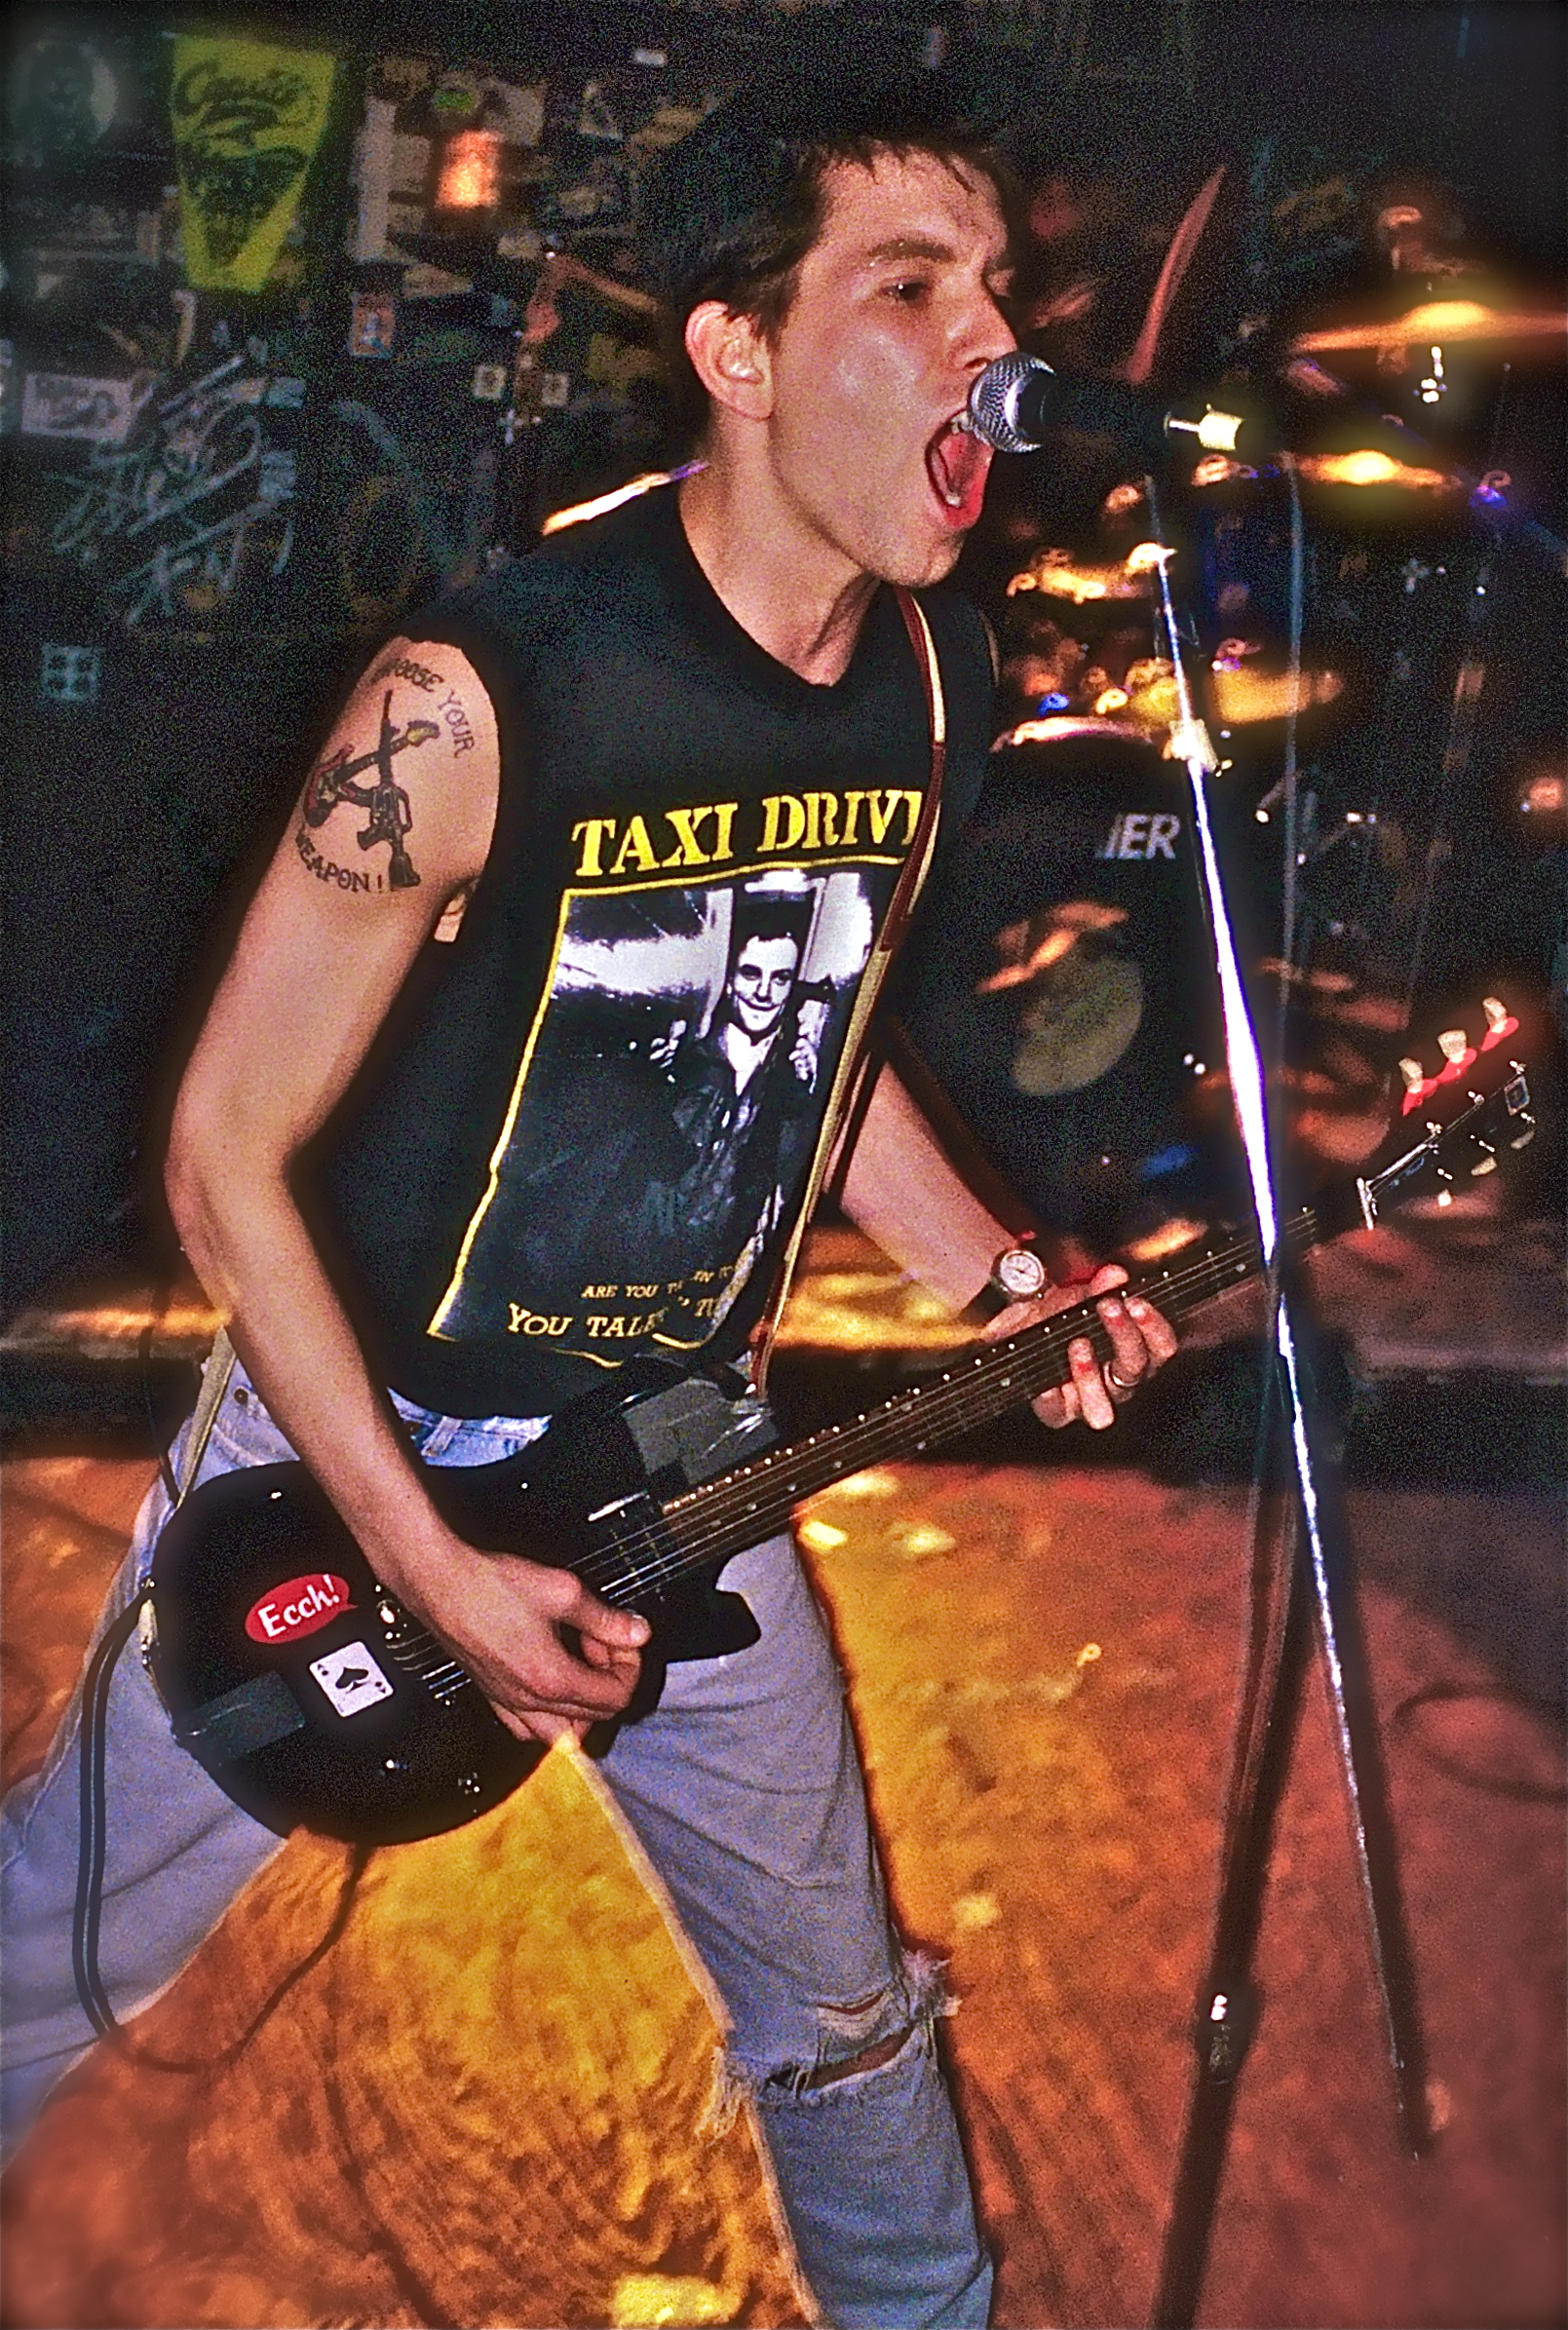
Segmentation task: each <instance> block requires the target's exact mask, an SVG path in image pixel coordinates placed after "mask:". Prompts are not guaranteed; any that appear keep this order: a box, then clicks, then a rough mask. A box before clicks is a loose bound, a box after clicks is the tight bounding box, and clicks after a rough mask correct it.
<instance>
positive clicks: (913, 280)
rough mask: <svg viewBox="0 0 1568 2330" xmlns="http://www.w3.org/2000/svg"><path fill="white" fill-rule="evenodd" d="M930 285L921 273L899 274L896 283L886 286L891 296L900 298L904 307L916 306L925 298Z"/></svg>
mask: <svg viewBox="0 0 1568 2330" xmlns="http://www.w3.org/2000/svg"><path fill="white" fill-rule="evenodd" d="M930 288H931V286H930V284H929V282H928V281H927V279H926V278H925V276H923V275H900V276H899V280H898V282H897V283H893V284H889V286H888V290H889V292H890V294H891V296H892V297H893V298H895V299H898V300H901V301H902V302H903V304H904V305H905V306H906V307H915V306H917V305H918V304H919V302H920V301H921V300H922V299H924V298H925V296H926V293H927V292H928V291H929V290H930Z"/></svg>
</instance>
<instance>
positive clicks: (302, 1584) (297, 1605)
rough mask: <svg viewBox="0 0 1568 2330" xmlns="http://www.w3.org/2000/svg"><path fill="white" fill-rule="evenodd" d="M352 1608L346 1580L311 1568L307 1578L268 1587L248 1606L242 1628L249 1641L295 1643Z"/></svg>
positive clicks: (288, 1580) (328, 1571) (326, 1571)
mask: <svg viewBox="0 0 1568 2330" xmlns="http://www.w3.org/2000/svg"><path fill="white" fill-rule="evenodd" d="M352 1608H353V1604H352V1602H351V1601H350V1600H349V1588H348V1581H347V1579H344V1578H334V1577H333V1575H332V1573H331V1571H330V1570H315V1571H313V1572H312V1573H311V1575H310V1576H309V1577H306V1578H288V1579H286V1580H285V1582H284V1584H283V1585H274V1586H271V1587H269V1589H268V1591H267V1592H266V1593H264V1594H263V1595H262V1597H261V1599H260V1601H259V1602H256V1603H254V1604H253V1605H252V1606H251V1609H250V1613H249V1617H248V1618H247V1619H246V1622H245V1630H246V1632H247V1633H248V1634H249V1637H250V1639H251V1641H252V1642H297V1641H298V1640H299V1639H300V1637H301V1635H304V1634H314V1633H315V1632H316V1631H317V1629H318V1628H319V1627H321V1626H325V1625H328V1624H330V1623H331V1621H332V1620H333V1619H334V1618H336V1617H337V1616H338V1615H339V1613H340V1612H342V1611H344V1610H350V1609H352Z"/></svg>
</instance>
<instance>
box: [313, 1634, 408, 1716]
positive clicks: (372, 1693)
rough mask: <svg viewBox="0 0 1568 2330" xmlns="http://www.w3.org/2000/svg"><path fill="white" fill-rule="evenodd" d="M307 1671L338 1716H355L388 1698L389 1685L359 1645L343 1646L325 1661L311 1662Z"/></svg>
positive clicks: (348, 1644) (367, 1652) (363, 1647)
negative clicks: (312, 1676)
mask: <svg viewBox="0 0 1568 2330" xmlns="http://www.w3.org/2000/svg"><path fill="white" fill-rule="evenodd" d="M310 1671H311V1673H312V1674H313V1675H314V1676H315V1677H316V1680H317V1682H318V1683H320V1685H321V1687H322V1689H323V1690H324V1691H325V1694H326V1696H327V1698H328V1699H329V1700H331V1702H332V1704H333V1706H334V1707H335V1708H336V1709H337V1712H338V1713H339V1715H358V1714H360V1713H361V1712H362V1711H363V1709H364V1708H365V1707H373V1706H374V1705H375V1703H376V1701H377V1700H383V1699H390V1698H391V1697H392V1685H391V1684H390V1683H389V1682H388V1680H387V1678H386V1676H385V1675H384V1674H383V1673H382V1671H381V1669H380V1667H379V1666H377V1664H376V1662H375V1661H374V1660H373V1659H372V1658H371V1656H370V1653H369V1651H368V1650H367V1649H366V1648H365V1646H364V1644H363V1642H349V1643H345V1644H344V1646H343V1648H342V1649H341V1650H340V1651H333V1652H332V1654H331V1656H330V1657H329V1658H326V1659H313V1660H312V1661H311V1662H310Z"/></svg>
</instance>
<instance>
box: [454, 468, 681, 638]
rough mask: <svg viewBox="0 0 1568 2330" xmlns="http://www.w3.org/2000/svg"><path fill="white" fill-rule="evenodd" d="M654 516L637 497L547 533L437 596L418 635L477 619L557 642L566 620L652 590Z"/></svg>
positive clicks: (476, 623)
mask: <svg viewBox="0 0 1568 2330" xmlns="http://www.w3.org/2000/svg"><path fill="white" fill-rule="evenodd" d="M646 498H647V499H648V500H652V499H653V498H654V497H653V496H652V495H649V496H648V497H646ZM653 516H654V514H653V513H651V512H649V511H647V510H645V509H644V508H643V507H642V506H641V504H640V502H637V503H631V504H627V505H625V506H623V507H621V508H617V509H615V510H612V511H608V512H606V513H604V514H602V515H600V516H593V517H589V518H584V519H582V520H579V521H577V522H575V523H573V524H571V525H569V526H565V527H563V528H561V529H560V530H558V531H557V532H555V533H553V534H548V535H547V536H546V537H545V539H544V540H543V541H542V542H541V543H539V545H538V546H537V547H536V548H535V549H533V550H531V551H528V552H526V553H524V554H522V555H521V556H518V557H510V558H507V559H505V560H504V561H503V562H502V563H501V564H499V565H498V566H496V567H495V568H494V570H493V571H492V572H491V573H489V574H487V575H485V576H484V577H483V578H482V580H480V581H478V582H477V583H471V584H469V585H467V586H466V587H465V588H463V589H462V590H458V591H452V592H446V593H445V594H444V595H443V596H441V597H440V598H438V599H436V600H434V601H432V602H431V604H430V605H428V606H427V607H425V608H424V609H422V610H421V616H420V619H419V620H420V621H421V622H423V623H424V624H426V625H427V626H429V627H430V628H429V629H428V630H426V631H422V632H418V633H414V634H411V635H416V636H443V637H444V636H448V635H452V634H453V633H454V632H455V631H456V630H459V629H461V628H462V627H472V628H474V629H475V630H478V631H480V632H488V633H490V634H492V635H493V634H496V633H501V634H511V635H514V636H518V637H523V636H530V635H531V636H535V637H539V638H541V639H543V640H544V641H545V642H546V643H547V644H550V645H553V646H556V647H558V646H559V645H560V644H561V640H562V636H563V630H564V628H566V627H570V626H571V625H572V624H574V623H576V622H578V621H582V620H589V619H592V617H593V615H594V614H595V613H608V612H611V611H612V610H618V609H625V608H630V607H631V605H632V604H633V603H634V602H636V601H637V600H639V599H641V598H645V597H647V596H648V595H649V594H650V592H651V591H652V590H653V588H654V585H655V577H656V570H657V565H658V557H657V528H656V526H655V524H654V523H652V522H651V520H652V518H653Z"/></svg>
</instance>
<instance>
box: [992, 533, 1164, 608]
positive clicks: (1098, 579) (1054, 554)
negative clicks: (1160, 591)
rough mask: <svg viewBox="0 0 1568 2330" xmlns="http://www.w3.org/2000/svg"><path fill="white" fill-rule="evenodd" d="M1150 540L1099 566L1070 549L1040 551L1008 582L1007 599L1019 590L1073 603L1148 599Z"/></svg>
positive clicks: (1152, 562)
mask: <svg viewBox="0 0 1568 2330" xmlns="http://www.w3.org/2000/svg"><path fill="white" fill-rule="evenodd" d="M1154 549H1155V546H1154V545H1153V544H1152V543H1149V544H1146V543H1140V544H1139V545H1138V547H1137V549H1136V550H1134V551H1131V552H1129V553H1128V556H1127V557H1126V558H1125V559H1122V560H1119V561H1115V562H1112V563H1110V564H1106V565H1101V564H1097V563H1091V562H1090V560H1088V559H1084V558H1075V557H1074V556H1073V554H1072V553H1071V551H1063V550H1048V551H1042V552H1041V553H1040V555H1039V556H1038V557H1037V558H1036V560H1035V562H1034V564H1033V565H1032V566H1026V567H1025V568H1024V569H1023V572H1022V573H1021V574H1015V575H1014V576H1013V580H1012V581H1011V582H1010V583H1009V585H1008V596H1009V598H1013V597H1015V596H1016V594H1017V593H1018V592H1020V591H1040V592H1044V593H1045V595H1046V596H1047V597H1048V598H1070V599H1071V600H1072V602H1073V604H1074V606H1077V607H1082V606H1089V605H1091V604H1093V603H1094V602H1095V601H1096V600H1099V599H1105V598H1112V599H1115V598H1152V597H1153V596H1154V567H1155V564H1156V562H1157V561H1156V559H1155V558H1154V557H1153V556H1152V555H1145V553H1153V551H1154Z"/></svg>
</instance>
